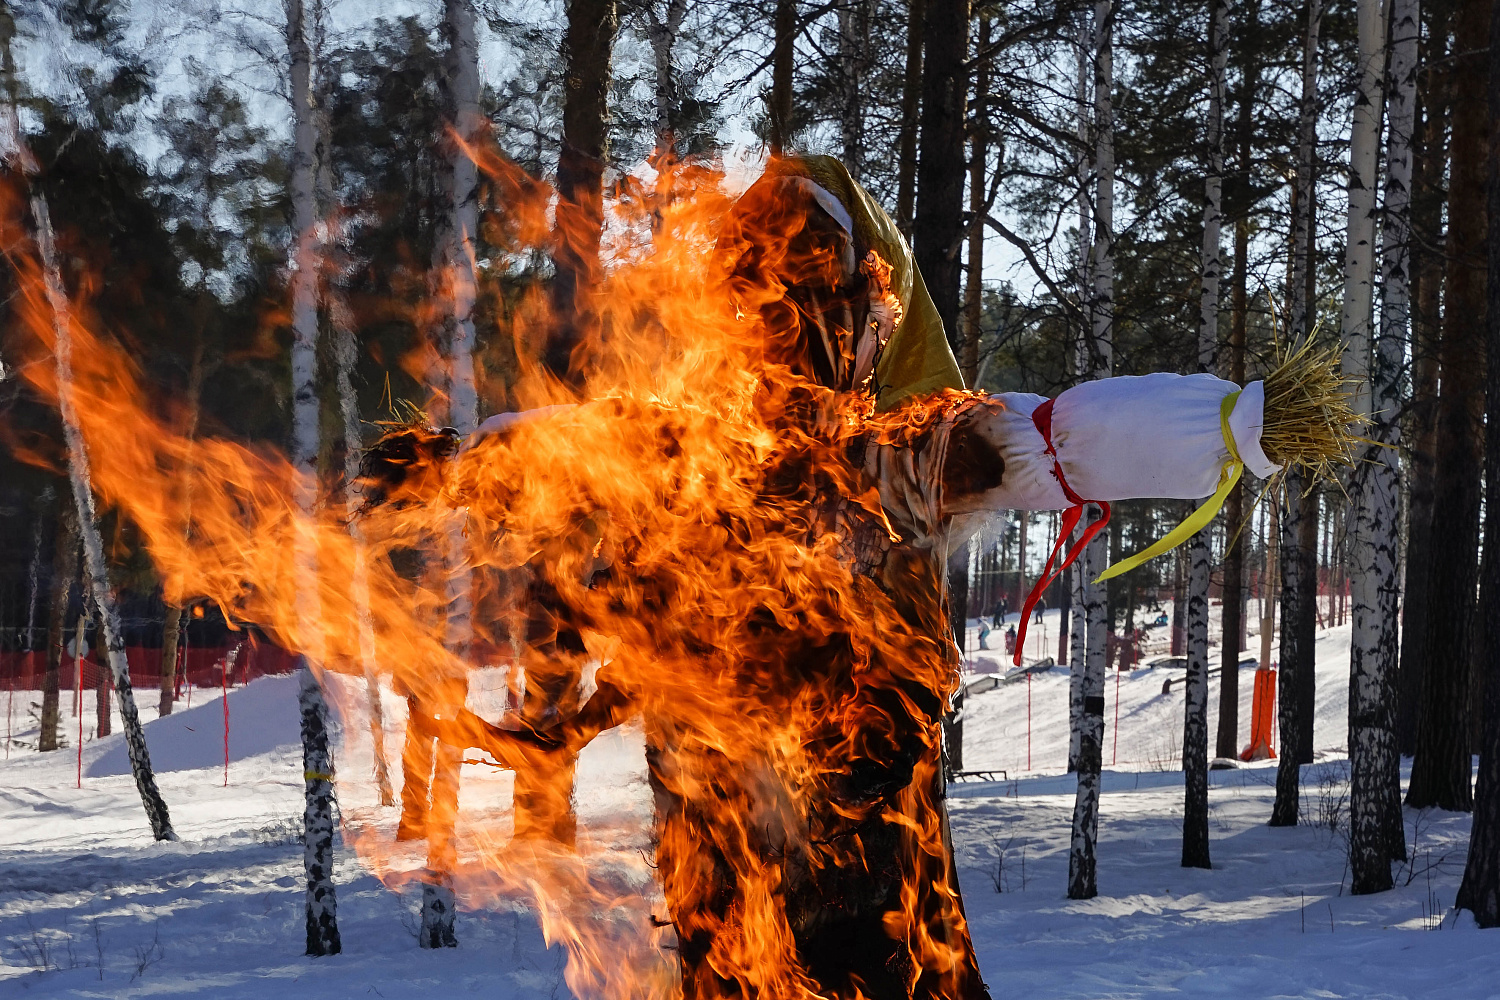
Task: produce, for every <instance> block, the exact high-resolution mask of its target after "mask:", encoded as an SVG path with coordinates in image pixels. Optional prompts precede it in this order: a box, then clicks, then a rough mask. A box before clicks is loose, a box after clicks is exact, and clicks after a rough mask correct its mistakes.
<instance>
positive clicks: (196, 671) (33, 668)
mask: <svg viewBox="0 0 1500 1000" xmlns="http://www.w3.org/2000/svg"><path fill="white" fill-rule="evenodd" d="M236 645H238V641H236V642H234V643H231V644H229V645H225V646H196V647H195V646H188V647H186V648H184V649H183V650H182V653H181V657H180V659H179V660H178V665H177V671H178V676H179V677H180V678H182V680H183V681H185V682H187V683H191V684H192V685H193V686H194V687H203V686H213V687H218V686H220V685H221V684H222V683H223V681H224V676H223V661H224V658H225V657H226V656H228V655H229V651H230V650H231V649H233V648H234V646H236ZM125 658H126V660H127V662H129V664H130V680H131V683H132V684H134V685H135V686H136V687H152V686H157V685H160V683H161V649H160V648H153V647H150V646H127V647H125ZM297 663H298V661H297V657H296V656H295V655H294V654H292V653H289V652H287V651H286V650H284V649H282V648H281V647H280V646H277V645H274V644H272V643H269V642H264V641H258V642H251V643H248V644H247V645H246V647H245V649H244V650H243V651H242V652H241V653H240V655H239V657H238V658H237V659H236V661H235V664H234V676H233V677H231V678H229V680H230V682H231V683H234V684H240V683H243V682H244V681H246V680H254V679H255V678H257V677H265V676H267V675H268V674H289V673H291V672H292V671H294V670H296V669H297ZM73 665H74V658H73V657H71V656H67V655H64V656H63V658H62V663H61V664H60V665H59V668H58V687H60V688H61V689H63V690H64V691H67V690H70V689H72V688H74V687H75V686H76V685H77V679H76V678H75V676H74V674H73ZM46 672H47V654H46V652H45V651H43V650H35V651H33V652H29V653H0V685H3V684H5V683H6V682H11V681H13V682H15V686H16V687H18V688H20V689H22V690H27V689H33V688H39V687H40V686H41V683H42V675H43V674H45V673H46ZM108 672H109V670H108V667H107V666H105V665H104V663H103V659H102V657H101V654H100V652H99V651H98V650H96V649H91V650H89V655H88V656H86V657H84V658H83V686H84V687H85V688H90V687H93V686H95V685H97V684H98V683H99V680H100V679H101V678H102V677H103V676H104V675H105V674H106V673H108ZM184 675H185V676H184Z"/></svg>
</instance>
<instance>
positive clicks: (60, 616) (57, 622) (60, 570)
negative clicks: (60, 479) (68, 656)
mask: <svg viewBox="0 0 1500 1000" xmlns="http://www.w3.org/2000/svg"><path fill="white" fill-rule="evenodd" d="M56 530H57V539H56V549H57V551H56V554H55V555H54V556H53V559H52V595H51V601H50V609H49V611H48V615H47V670H46V673H44V674H43V675H42V717H41V724H42V729H41V732H40V733H39V734H38V736H37V741H36V748H37V750H38V751H44V752H45V751H48V750H56V749H57V743H58V739H57V736H58V716H59V712H58V700H59V688H60V687H61V683H60V682H59V676H60V674H61V671H62V656H63V630H64V629H65V628H66V627H67V618H68V605H69V604H71V603H72V596H73V581H74V580H75V579H77V576H78V515H77V514H76V513H75V512H74V511H73V509H72V508H71V507H68V506H64V507H62V508H60V509H59V510H58V514H57V529H56Z"/></svg>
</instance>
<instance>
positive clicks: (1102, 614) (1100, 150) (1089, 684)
mask: <svg viewBox="0 0 1500 1000" xmlns="http://www.w3.org/2000/svg"><path fill="white" fill-rule="evenodd" d="M1113 42H1114V5H1113V2H1112V0H1098V2H1096V3H1095V4H1094V143H1093V148H1094V163H1095V177H1094V213H1095V218H1094V243H1093V254H1092V270H1093V274H1092V278H1093V301H1092V303H1091V308H1090V313H1091V314H1092V320H1093V329H1092V331H1091V335H1090V337H1089V338H1088V339H1087V340H1086V343H1087V345H1088V353H1089V357H1088V362H1089V366H1088V369H1087V372H1086V374H1087V375H1088V377H1089V378H1096V379H1097V378H1108V377H1109V374H1110V370H1111V368H1112V366H1113V357H1112V354H1113V351H1112V344H1111V337H1112V334H1113V326H1114V198H1115V194H1114V187H1115V146H1114V136H1115V130H1114V107H1113V96H1112V90H1113V87H1114V48H1113ZM1094 513H1095V511H1094V509H1093V508H1090V510H1089V513H1088V514H1086V515H1085V516H1086V517H1088V518H1092V517H1093V514H1094ZM1108 544H1109V543H1108V540H1107V538H1106V537H1105V534H1104V533H1103V532H1100V533H1099V534H1098V535H1096V536H1095V538H1094V540H1093V541H1092V542H1090V543H1089V545H1088V548H1087V549H1086V550H1085V552H1084V555H1083V557H1082V559H1080V560H1079V561H1080V562H1081V563H1082V564H1083V565H1084V569H1083V580H1084V583H1083V608H1084V623H1085V627H1086V629H1087V631H1088V643H1087V650H1086V655H1085V657H1084V668H1083V715H1082V719H1081V725H1080V727H1079V742H1078V794H1077V798H1076V799H1075V801H1074V805H1073V835H1072V843H1071V847H1070V849H1069V851H1068V898H1070V899H1092V898H1093V897H1094V896H1096V895H1098V881H1097V878H1096V868H1097V859H1096V852H1095V847H1096V844H1097V842H1098V836H1099V785H1100V777H1101V775H1100V772H1101V770H1102V768H1103V763H1104V668H1105V659H1106V655H1105V654H1106V647H1105V637H1106V633H1107V630H1108V627H1109V622H1108V621H1107V617H1108V613H1109V608H1108V601H1107V599H1106V596H1107V595H1106V588H1105V586H1104V584H1102V583H1096V582H1094V578H1095V577H1096V576H1098V575H1099V573H1101V572H1102V571H1103V570H1104V567H1105V565H1106V564H1107V563H1108V559H1109V548H1108Z"/></svg>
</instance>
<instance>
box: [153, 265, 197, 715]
mask: <svg viewBox="0 0 1500 1000" xmlns="http://www.w3.org/2000/svg"><path fill="white" fill-rule="evenodd" d="M206 294H207V292H202V293H200V296H201V295H206ZM199 301H200V303H201V302H202V299H201V297H200V300H199ZM203 346H204V345H203V326H202V324H201V323H200V324H199V327H198V342H197V343H196V344H194V345H193V360H192V364H191V367H190V369H189V372H188V385H187V419H186V420H185V421H184V427H183V434H184V436H186V437H188V438H191V437H193V435H195V434H197V432H198V417H199V414H200V412H201V411H202V397H203ZM179 489H180V492H179V496H180V498H181V502H182V504H183V506H184V507H186V506H187V503H188V501H189V498H190V493H189V490H190V489H191V484H190V483H188V482H187V481H186V480H184V481H183V482H182V483H181V485H180V487H179ZM182 628H183V624H182V607H181V606H180V605H177V604H169V605H167V612H166V620H165V621H164V622H163V623H162V632H161V670H160V676H159V680H160V691H161V693H160V695H159V697H158V699H157V703H156V716H157V718H161V717H162V716H164V715H171V714H172V703H173V702H174V701H176V699H177V651H178V649H179V648H180V646H181V644H182V643H181V632H182Z"/></svg>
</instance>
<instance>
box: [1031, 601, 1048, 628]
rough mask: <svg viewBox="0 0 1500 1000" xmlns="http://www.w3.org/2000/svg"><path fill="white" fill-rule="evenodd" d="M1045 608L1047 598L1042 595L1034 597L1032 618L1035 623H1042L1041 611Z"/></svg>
mask: <svg viewBox="0 0 1500 1000" xmlns="http://www.w3.org/2000/svg"><path fill="white" fill-rule="evenodd" d="M1046 610H1047V600H1046V598H1043V597H1038V598H1037V599H1036V618H1034V619H1032V620H1033V621H1034V622H1036V624H1038V625H1040V624H1041V623H1042V612H1043V611H1046Z"/></svg>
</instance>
